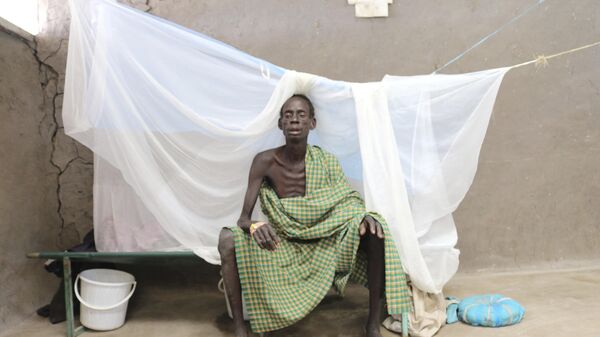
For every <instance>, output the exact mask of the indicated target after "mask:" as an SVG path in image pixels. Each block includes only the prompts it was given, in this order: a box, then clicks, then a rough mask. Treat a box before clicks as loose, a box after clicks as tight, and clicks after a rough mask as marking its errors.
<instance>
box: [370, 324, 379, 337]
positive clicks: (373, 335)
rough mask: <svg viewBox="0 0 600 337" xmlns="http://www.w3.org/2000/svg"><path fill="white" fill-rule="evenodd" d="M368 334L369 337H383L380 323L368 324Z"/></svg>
mask: <svg viewBox="0 0 600 337" xmlns="http://www.w3.org/2000/svg"><path fill="white" fill-rule="evenodd" d="M366 336H367V337H383V336H382V335H381V332H379V325H377V326H367V328H366Z"/></svg>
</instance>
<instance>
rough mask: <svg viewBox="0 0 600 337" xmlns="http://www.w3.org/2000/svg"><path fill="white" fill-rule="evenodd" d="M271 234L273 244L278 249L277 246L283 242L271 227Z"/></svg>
mask: <svg viewBox="0 0 600 337" xmlns="http://www.w3.org/2000/svg"><path fill="white" fill-rule="evenodd" d="M269 234H271V238H273V243H274V245H275V247H277V244H279V242H280V241H281V240H280V239H279V236H278V235H277V233H276V232H275V230H274V229H273V227H272V226H269Z"/></svg>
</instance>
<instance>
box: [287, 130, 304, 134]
mask: <svg viewBox="0 0 600 337" xmlns="http://www.w3.org/2000/svg"><path fill="white" fill-rule="evenodd" d="M300 132H302V130H300V129H289V130H288V133H289V134H292V135H296V134H299V133H300Z"/></svg>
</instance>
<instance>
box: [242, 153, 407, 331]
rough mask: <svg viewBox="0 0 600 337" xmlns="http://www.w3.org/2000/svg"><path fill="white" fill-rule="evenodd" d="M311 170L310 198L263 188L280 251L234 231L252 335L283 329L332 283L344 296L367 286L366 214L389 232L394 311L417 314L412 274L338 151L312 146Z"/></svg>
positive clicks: (388, 279)
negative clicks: (350, 286) (362, 231)
mask: <svg viewBox="0 0 600 337" xmlns="http://www.w3.org/2000/svg"><path fill="white" fill-rule="evenodd" d="M305 168H306V169H305V170H306V192H305V196H301V197H290V198H279V197H278V196H277V194H276V193H275V191H274V190H273V189H272V188H271V187H270V186H269V185H268V184H267V183H266V182H264V183H263V185H262V186H261V188H260V192H259V195H260V202H261V206H262V210H263V213H265V214H266V215H267V217H268V218H269V222H270V223H271V224H272V225H273V227H274V228H275V231H276V232H277V234H278V235H279V237H280V238H281V243H280V244H279V246H278V247H277V249H276V250H274V251H269V250H266V249H261V248H260V247H259V246H258V245H257V244H256V242H255V241H254V239H253V238H251V237H250V235H248V234H247V233H245V232H244V231H243V230H242V229H241V228H239V227H232V228H231V230H232V231H233V233H234V237H235V253H236V258H237V265H238V271H239V275H240V281H241V285H242V293H243V296H244V301H245V304H246V307H247V309H248V313H249V315H250V324H251V327H252V330H253V331H254V332H265V331H272V330H277V329H281V328H283V327H286V326H288V325H291V324H292V323H294V322H296V321H298V320H300V319H302V318H303V317H304V316H306V315H307V314H308V313H309V312H311V311H312V310H313V309H314V308H315V307H316V306H317V304H319V302H321V300H322V299H323V298H324V297H325V295H326V294H327V292H328V290H329V289H330V288H331V286H332V285H333V286H334V288H335V289H336V290H337V292H338V293H339V294H340V295H343V292H344V289H345V287H346V284H347V282H348V280H349V279H352V280H353V281H356V282H358V283H360V284H363V285H365V286H366V285H367V260H366V254H365V253H364V252H362V250H359V249H358V246H359V243H360V235H359V232H358V228H359V225H360V223H361V221H362V220H363V218H364V216H365V215H367V214H369V215H371V216H372V217H373V218H375V219H376V220H377V221H378V222H379V223H380V224H381V225H382V226H383V229H384V233H385V294H386V300H387V308H388V313H389V314H390V315H392V314H393V315H397V314H401V313H407V312H410V311H412V302H411V298H410V295H409V290H408V286H407V283H406V276H405V274H404V272H403V270H402V265H401V262H400V257H399V256H398V251H397V250H396V247H395V245H394V241H393V239H392V237H391V235H390V232H389V231H388V228H387V224H386V222H385V221H384V219H383V218H382V217H381V216H380V215H379V214H377V213H371V212H367V211H366V210H365V205H364V202H363V200H362V199H361V197H360V195H359V194H358V192H356V191H354V190H353V189H352V188H351V187H350V185H349V184H348V182H347V180H346V177H345V176H344V173H343V171H342V169H341V166H340V164H339V163H338V161H337V159H336V158H335V157H334V156H333V155H332V154H329V153H327V152H325V151H323V150H322V149H320V148H319V147H316V146H308V149H307V152H306V160H305Z"/></svg>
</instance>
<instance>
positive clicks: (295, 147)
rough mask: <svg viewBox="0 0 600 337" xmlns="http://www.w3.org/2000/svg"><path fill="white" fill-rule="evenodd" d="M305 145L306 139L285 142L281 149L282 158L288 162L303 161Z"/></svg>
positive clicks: (306, 144)
mask: <svg viewBox="0 0 600 337" xmlns="http://www.w3.org/2000/svg"><path fill="white" fill-rule="evenodd" d="M307 146H308V143H307V140H304V141H299V142H288V143H286V144H285V146H284V147H283V151H282V157H283V160H285V161H286V162H288V163H290V164H296V163H299V162H302V161H304V158H305V156H306V148H307Z"/></svg>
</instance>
